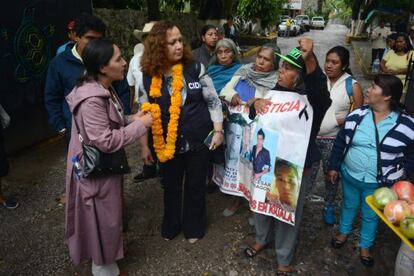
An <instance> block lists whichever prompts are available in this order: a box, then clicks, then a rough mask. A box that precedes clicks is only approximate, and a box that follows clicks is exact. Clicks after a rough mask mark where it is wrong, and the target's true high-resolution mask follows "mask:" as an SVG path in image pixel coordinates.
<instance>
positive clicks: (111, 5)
mask: <svg viewBox="0 0 414 276" xmlns="http://www.w3.org/2000/svg"><path fill="white" fill-rule="evenodd" d="M92 3H93V7H94V8H106V9H135V10H141V9H143V8H144V6H145V0H93V1H92Z"/></svg>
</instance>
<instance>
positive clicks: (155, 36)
mask: <svg viewBox="0 0 414 276" xmlns="http://www.w3.org/2000/svg"><path fill="white" fill-rule="evenodd" d="M141 65H142V71H143V73H144V76H143V83H144V88H145V91H147V94H148V96H149V97H148V99H149V103H145V104H144V105H143V106H142V109H141V110H142V111H143V112H151V114H152V116H153V120H154V123H153V126H152V133H151V134H149V135H152V136H153V140H154V149H155V152H156V154H157V158H158V160H159V161H160V162H161V168H162V172H163V173H162V180H161V181H162V184H163V185H164V218H163V222H162V236H163V237H164V239H166V240H171V239H173V238H174V237H176V236H177V235H178V234H179V233H180V231H181V229H182V230H183V233H184V236H185V238H186V239H188V241H189V242H190V243H194V242H196V241H197V240H198V239H200V238H202V237H203V236H204V234H205V228H206V221H207V215H206V207H205V198H204V197H205V188H206V185H205V179H206V174H207V170H206V168H207V166H208V162H209V158H210V152H209V148H207V147H206V146H205V145H204V139H205V138H206V137H207V136H208V134H209V132H210V131H211V130H212V129H214V135H213V138H212V142H211V145H210V150H214V149H215V148H216V147H218V146H219V145H220V144H221V143H222V141H223V127H222V121H223V115H222V111H221V103H220V100H219V98H218V96H217V93H216V91H215V90H214V86H213V83H212V81H211V79H210V77H208V75H207V74H205V69H204V66H203V65H201V64H200V63H197V62H193V61H192V60H191V52H190V50H189V49H188V48H187V47H186V45H185V44H184V43H183V38H182V36H181V32H180V29H179V28H178V27H177V26H176V25H175V24H174V23H172V22H170V21H165V20H163V21H159V22H158V23H156V24H155V25H154V27H153V28H152V30H151V32H150V33H149V34H148V37H147V39H146V40H145V51H144V54H143V57H142V60H141ZM141 146H142V153H141V154H142V158H143V160H144V162H145V163H146V164H149V163H151V162H153V160H152V157H151V153H150V151H149V148H148V139H141ZM184 176H185V181H184V194H183V195H182V187H183V179H184ZM182 197H184V198H182ZM182 201H183V204H182Z"/></svg>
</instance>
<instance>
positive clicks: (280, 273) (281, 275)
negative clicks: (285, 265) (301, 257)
mask: <svg viewBox="0 0 414 276" xmlns="http://www.w3.org/2000/svg"><path fill="white" fill-rule="evenodd" d="M292 274H293V269H292V268H290V269H289V270H280V269H277V270H276V276H290V275H292Z"/></svg>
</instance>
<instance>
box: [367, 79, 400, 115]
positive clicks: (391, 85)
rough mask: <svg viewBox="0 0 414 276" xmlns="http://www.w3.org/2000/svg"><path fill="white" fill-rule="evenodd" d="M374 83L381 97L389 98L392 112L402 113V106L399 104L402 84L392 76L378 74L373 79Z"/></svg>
mask: <svg viewBox="0 0 414 276" xmlns="http://www.w3.org/2000/svg"><path fill="white" fill-rule="evenodd" d="M374 83H375V84H376V85H378V86H379V87H381V89H382V95H383V96H390V97H391V101H390V109H391V110H392V111H402V110H403V109H404V106H403V105H402V104H401V103H400V99H401V95H402V91H403V84H402V82H401V80H400V79H399V78H397V77H396V76H394V75H386V74H379V75H376V76H375V77H374Z"/></svg>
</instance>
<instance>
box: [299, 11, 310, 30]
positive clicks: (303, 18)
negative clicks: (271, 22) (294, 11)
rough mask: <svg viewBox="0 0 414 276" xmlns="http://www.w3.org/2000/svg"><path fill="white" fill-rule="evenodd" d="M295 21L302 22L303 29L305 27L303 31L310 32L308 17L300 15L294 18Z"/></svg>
mask: <svg viewBox="0 0 414 276" xmlns="http://www.w3.org/2000/svg"><path fill="white" fill-rule="evenodd" d="M295 20H296V21H297V22H302V23H303V25H304V27H305V31H309V30H310V20H309V16H307V15H306V14H301V15H297V16H296V17H295Z"/></svg>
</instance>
